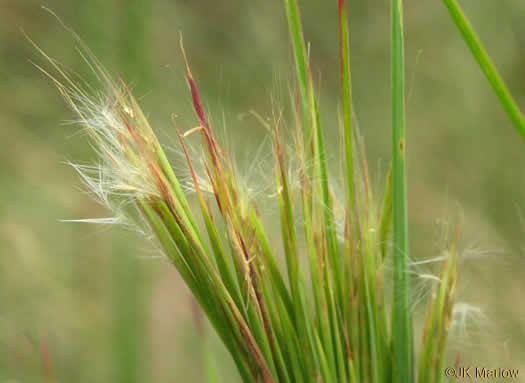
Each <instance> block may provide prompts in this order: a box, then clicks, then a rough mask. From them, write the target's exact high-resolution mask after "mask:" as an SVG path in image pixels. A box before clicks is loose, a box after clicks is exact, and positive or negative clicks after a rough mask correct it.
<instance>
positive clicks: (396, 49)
mask: <svg viewBox="0 0 525 383" xmlns="http://www.w3.org/2000/svg"><path fill="white" fill-rule="evenodd" d="M391 28H392V30H391V39H392V41H391V44H392V48H391V49H392V52H391V54H392V178H393V179H392V181H393V185H392V187H393V194H392V195H393V218H392V222H393V244H392V246H393V249H392V257H393V267H394V286H393V289H394V296H393V302H394V304H393V305H392V306H393V308H392V334H393V336H392V349H393V379H394V382H396V383H411V382H413V355H412V353H413V346H412V342H413V340H412V320H411V312H410V310H411V305H410V301H409V299H410V280H409V274H408V251H409V244H408V223H407V220H408V218H407V197H406V162H405V153H406V144H405V73H404V70H405V68H404V42H403V4H402V0H392V1H391Z"/></svg>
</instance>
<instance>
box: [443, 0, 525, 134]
mask: <svg viewBox="0 0 525 383" xmlns="http://www.w3.org/2000/svg"><path fill="white" fill-rule="evenodd" d="M443 3H444V4H445V6H446V7H447V9H448V12H449V14H450V17H451V18H452V20H453V21H454V23H455V24H456V26H457V27H458V29H459V32H460V33H461V35H462V36H463V39H464V40H465V42H466V43H467V45H468V47H469V48H470V52H471V53H472V55H473V56H474V58H475V59H476V61H477V62H478V64H479V66H480V68H481V70H482V71H483V73H484V74H485V77H486V78H487V80H488V81H489V83H490V85H491V86H492V89H493V90H494V93H496V95H497V96H498V98H499V101H500V102H501V105H502V106H503V108H504V109H505V112H507V114H508V116H509V118H510V120H511V121H512V124H513V125H514V128H516V131H517V132H518V134H519V135H520V136H521V138H522V140H523V142H524V143H525V119H524V117H523V114H522V113H521V112H520V110H519V108H518V106H517V105H516V102H515V101H514V99H513V98H512V96H511V94H510V92H509V91H508V89H507V87H506V86H505V83H504V82H503V80H502V79H501V77H500V75H499V74H498V71H497V70H496V68H495V67H494V65H493V64H492V61H491V60H490V58H489V56H488V54H487V52H485V49H483V46H482V45H481V42H480V41H479V39H478V38H477V36H476V34H475V33H474V30H473V29H472V26H471V25H470V23H469V21H468V20H467V18H466V17H465V15H464V14H463V11H462V10H461V8H460V7H459V5H458V4H457V2H456V1H455V0H443Z"/></svg>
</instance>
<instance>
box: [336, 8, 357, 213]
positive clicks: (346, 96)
mask: <svg viewBox="0 0 525 383" xmlns="http://www.w3.org/2000/svg"><path fill="white" fill-rule="evenodd" d="M339 33H340V37H339V38H340V42H339V44H340V48H339V49H340V56H341V84H342V89H341V90H342V96H343V124H344V132H345V157H346V182H347V185H348V186H347V187H348V206H354V176H353V171H354V166H353V163H352V162H353V150H352V89H351V85H350V56H349V32H348V23H347V21H346V0H339Z"/></svg>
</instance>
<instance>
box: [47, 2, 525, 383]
mask: <svg viewBox="0 0 525 383" xmlns="http://www.w3.org/2000/svg"><path fill="white" fill-rule="evenodd" d="M445 4H447V6H448V7H449V10H450V11H451V14H452V15H453V18H454V20H455V21H456V23H457V24H458V26H459V27H460V30H461V31H462V33H463V35H464V36H465V38H466V40H467V42H469V46H470V47H471V48H472V49H473V53H474V56H475V57H476V58H477V59H478V61H480V64H481V66H482V68H483V69H484V71H485V74H486V75H487V77H488V78H489V81H491V84H492V85H493V87H494V89H495V91H496V94H497V95H498V96H499V97H500V99H501V100H502V103H503V104H504V106H505V108H506V110H507V112H508V113H509V115H510V116H511V119H512V120H513V122H514V123H515V126H516V128H517V129H518V132H520V134H522V136H523V119H522V118H521V115H520V114H519V111H517V108H516V107H515V106H513V105H514V104H513V102H512V100H511V98H510V96H509V95H508V92H506V90H505V88H504V87H503V85H502V82H501V81H500V80H499V77H498V76H497V74H496V72H495V70H494V69H493V67H492V66H491V65H489V64H488V63H489V61H488V58H487V56H486V55H485V54H484V53H483V50H482V49H480V45H479V43H477V40H476V39H475V37H474V35H473V33H472V31H471V29H470V28H469V27H468V25H467V24H466V22H465V20H464V18H462V17H460V16H459V15H460V13H459V8H457V7H456V6H455V2H454V1H445ZM284 9H285V12H286V16H287V21H288V27H289V34H290V40H291V46H292V52H293V57H294V63H295V76H296V84H297V87H296V91H295V94H293V95H292V97H291V99H292V100H293V102H291V105H290V107H289V110H290V113H288V114H287V113H285V112H284V111H283V110H277V111H276V113H275V114H274V118H273V120H272V121H271V122H264V124H265V126H266V128H267V130H268V134H269V135H271V138H272V146H273V160H274V161H273V163H274V166H273V174H274V183H273V185H272V188H273V193H272V197H271V199H272V203H273V204H275V206H277V208H278V212H279V217H280V240H279V239H278V238H276V236H275V232H274V231H271V230H268V229H267V226H266V223H265V222H264V219H263V218H262V217H261V214H260V212H259V206H258V205H259V203H258V201H257V200H255V199H254V198H253V197H252V195H251V194H250V192H249V190H248V189H247V188H246V187H245V186H244V184H243V182H241V177H240V175H239V173H238V171H237V167H236V165H235V163H234V161H233V160H232V158H233V155H232V153H229V152H227V151H226V150H224V149H223V147H222V145H221V144H220V143H219V139H218V137H217V136H216V133H215V130H214V128H213V126H212V125H211V124H210V123H209V120H208V117H207V116H206V113H205V110H204V107H203V105H202V101H201V97H200V95H199V91H198V88H197V83H196V80H195V78H194V76H193V74H192V72H191V70H190V65H189V60H188V59H187V57H186V54H185V51H184V48H183V46H182V40H181V50H182V53H183V56H184V60H185V64H186V74H187V80H188V84H189V88H190V91H191V96H192V101H193V106H194V110H195V114H196V119H197V121H198V127H197V128H189V129H184V132H183V131H180V129H183V127H179V126H174V127H173V131H174V133H175V134H176V135H177V137H178V140H179V143H180V148H181V151H182V153H183V155H184V157H185V159H186V161H187V169H188V173H189V175H190V177H191V189H192V190H193V193H192V194H193V195H194V196H195V198H196V202H197V205H196V206H193V204H191V203H190V199H189V196H188V192H186V189H187V188H186V185H185V184H184V183H183V182H182V181H181V175H180V174H176V173H175V171H174V170H173V168H172V167H171V165H170V163H169V161H168V158H167V155H166V154H165V151H164V149H163V146H162V145H161V143H160V142H159V141H158V139H157V137H156V135H155V133H154V130H153V129H152V128H151V126H150V125H149V123H148V120H147V119H146V116H145V114H144V112H143V111H142V109H141V108H140V106H139V104H138V102H137V100H136V99H135V97H134V96H133V94H132V93H131V92H130V90H129V89H128V87H127V86H126V85H125V83H124V82H123V81H122V80H121V79H115V78H113V77H112V76H110V75H109V73H108V72H107V71H106V70H105V69H104V68H103V66H102V65H101V63H100V62H99V61H98V60H97V58H96V57H95V56H94V55H93V54H92V53H91V51H90V50H89V49H88V48H87V47H86V46H85V45H84V44H83V43H82V41H81V40H80V39H79V38H77V37H76V35H74V36H75V37H76V41H77V43H78V46H79V51H80V52H81V55H82V57H83V58H84V59H85V60H86V62H87V63H88V64H89V65H90V67H91V68H92V69H93V71H94V73H95V74H96V76H97V78H98V80H99V84H98V86H99V88H100V89H101V91H100V90H98V89H99V88H97V87H94V86H93V85H91V84H85V83H82V81H77V80H74V79H73V77H72V75H70V74H68V73H67V72H66V71H65V70H64V69H63V68H62V67H61V66H60V65H58V64H57V63H56V62H55V61H54V60H53V59H51V58H49V57H48V56H47V55H46V54H45V53H44V52H42V51H41V50H40V49H39V48H38V47H37V49H39V50H40V52H41V53H42V54H43V55H44V57H46V58H47V59H48V62H49V63H50V67H51V68H50V69H49V70H46V69H42V68H41V69H42V71H43V72H44V73H45V74H46V75H48V76H49V77H50V78H51V79H52V81H53V82H54V83H55V85H56V86H57V88H58V89H59V91H60V92H61V93H62V95H63V96H64V98H65V99H66V100H67V102H68V103H69V104H70V105H71V107H72V108H73V110H74V111H75V112H76V114H77V115H78V117H79V122H80V124H81V125H82V126H83V127H85V128H86V131H87V132H88V134H89V137H90V139H91V143H92V145H93V147H94V149H95V150H96V151H97V153H98V154H99V159H100V163H99V164H96V165H77V164H75V165H73V166H74V167H75V169H76V170H77V171H78V172H79V174H80V176H81V178H82V180H83V181H84V183H85V184H86V185H87V186H88V188H89V189H90V190H91V191H92V193H93V194H94V196H95V197H96V198H98V200H99V201H100V202H101V203H102V204H104V205H106V206H107V207H108V208H109V209H111V210H112V211H113V212H114V213H115V221H122V222H125V223H128V224H133V225H135V226H136V227H137V228H138V229H139V230H140V231H141V232H143V233H145V234H146V235H147V236H149V237H151V238H152V240H154V241H155V242H156V243H157V244H158V246H159V247H160V248H161V249H162V250H163V252H164V254H165V255H166V257H167V258H168V259H169V260H170V261H171V263H172V264H173V265H174V266H175V267H176V268H177V270H178V272H179V273H180V275H181V277H182V278H183V279H184V281H185V283H186V284H187V286H188V287H189V289H190V290H191V292H192V293H193V295H194V297H195V300H196V301H197V302H198V304H199V305H200V307H201V308H202V310H203V312H204V313H205V315H206V317H207V318H208V320H209V322H210V323H211V325H212V326H213V328H214V329H215V331H216V332H217V334H218V335H219V337H220V338H221V339H222V341H223V343H224V345H225V347H226V348H227V349H228V351H229V353H230V354H231V356H232V358H233V360H234V362H235V364H236V366H237V369H238V371H239V374H240V376H241V378H242V380H243V381H244V382H247V383H258V382H264V383H273V382H282V383H286V382H288V383H294V382H312V383H314V382H315V383H317V382H324V383H333V382H369V383H387V382H388V383H389V382H398V383H410V382H415V381H417V382H420V383H434V382H441V381H443V379H444V367H445V363H446V360H447V359H446V344H447V335H448V330H449V326H450V322H451V315H452V311H453V304H454V299H455V291H456V279H457V276H456V273H457V272H456V268H457V254H456V253H457V250H456V241H453V242H452V243H451V244H449V248H448V251H447V256H446V257H444V258H443V259H444V261H443V265H442V271H441V274H440V275H439V276H438V277H435V280H436V281H437V282H436V284H435V288H434V292H433V295H432V299H431V300H430V302H429V306H428V311H427V315H426V320H425V326H424V334H423V339H422V343H421V346H420V347H418V350H420V352H419V357H418V358H417V363H416V358H415V356H414V335H413V328H412V327H413V326H412V307H413V302H411V289H410V274H411V271H410V262H409V241H408V225H407V221H408V218H407V217H408V214H407V196H406V188H407V186H406V185H407V182H406V150H407V145H406V140H405V78H404V77H405V75H404V52H403V51H404V47H403V7H402V1H401V0H392V1H391V44H392V45H391V58H392V61H391V64H392V77H391V80H392V83H391V87H392V161H391V167H390V169H389V171H388V173H387V174H386V175H385V188H384V191H383V192H379V193H378V192H376V191H375V190H372V185H371V183H370V181H369V180H370V175H369V172H368V165H367V160H366V154H365V152H364V147H363V143H362V139H361V137H360V136H359V133H358V132H357V131H356V130H355V129H354V128H353V124H352V93H351V76H350V36H349V28H348V23H347V19H348V10H347V5H346V2H345V0H338V10H339V15H338V16H339V17H338V20H339V32H340V35H339V40H340V41H339V43H340V63H341V66H340V69H341V93H342V116H343V118H342V121H343V132H344V153H343V155H344V157H345V172H344V174H345V178H346V179H345V180H344V185H345V186H346V190H345V196H344V198H336V195H335V192H334V189H333V187H332V183H331V180H332V178H331V176H330V173H329V169H328V165H327V161H326V152H325V146H324V129H326V128H325V127H322V126H321V119H320V115H319V108H318V97H317V95H316V89H315V86H314V80H313V77H312V68H311V66H310V60H309V57H310V52H309V50H308V49H307V44H306V41H305V39H304V36H303V32H302V27H301V21H300V14H299V7H298V4H297V1H296V0H284ZM288 115H291V116H292V117H291V118H288ZM286 125H290V126H292V128H293V127H295V131H294V134H293V138H292V140H291V142H292V143H291V144H289V143H288V142H289V141H290V139H289V135H287V134H286V132H289V131H290V129H285V127H286ZM330 129H333V128H332V127H330ZM195 136H200V139H201V144H200V145H199V148H200V149H201V154H202V155H201V156H200V157H199V158H194V157H193V156H192V155H191V154H190V150H189V146H190V145H194V142H193V141H191V142H190V140H194V138H195ZM292 164H295V165H292ZM293 175H296V177H297V178H298V179H299V182H298V183H296V182H294V181H293V180H292V176H293ZM341 201H342V202H341ZM390 237H392V241H391V243H392V246H389V241H390ZM279 241H280V242H281V245H282V246H281V247H282V251H280V250H279V249H280V248H281V247H279V246H277V245H276V243H277V242H279ZM281 259H284V262H283V263H284V267H280V263H281V262H280V260H281ZM390 259H391V263H392V270H393V282H392V284H391V285H390V284H389V283H387V281H388V271H387V270H388V269H389V262H390ZM390 297H391V300H390Z"/></svg>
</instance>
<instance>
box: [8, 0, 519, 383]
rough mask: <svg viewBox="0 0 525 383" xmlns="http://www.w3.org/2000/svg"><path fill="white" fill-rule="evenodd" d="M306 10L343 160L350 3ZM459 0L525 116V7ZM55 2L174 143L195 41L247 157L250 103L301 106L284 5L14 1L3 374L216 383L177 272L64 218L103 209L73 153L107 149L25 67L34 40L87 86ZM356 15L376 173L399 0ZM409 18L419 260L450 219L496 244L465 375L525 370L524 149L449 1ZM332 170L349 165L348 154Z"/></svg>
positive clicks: (359, 74)
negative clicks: (345, 15) (392, 19)
mask: <svg viewBox="0 0 525 383" xmlns="http://www.w3.org/2000/svg"><path fill="white" fill-rule="evenodd" d="M301 3H302V8H303V19H304V28H305V34H306V37H307V39H309V40H310V42H311V54H312V61H313V65H314V70H315V73H317V74H318V75H317V78H318V79H319V88H320V91H319V94H320V95H321V100H320V101H321V108H322V111H321V115H322V116H323V117H324V118H325V122H324V126H325V128H326V137H327V147H332V148H333V149H334V150H329V153H332V152H333V153H335V152H337V151H338V146H339V145H340V144H341V140H340V139H339V134H340V128H339V122H340V112H339V107H340V101H339V99H338V97H339V92H340V91H339V88H338V81H339V79H338V76H339V71H338V69H339V66H338V65H339V62H338V44H337V16H336V15H337V8H336V7H337V4H336V3H337V2H336V1H332V2H320V1H302V2H301ZM461 4H462V6H463V8H464V10H465V12H466V14H467V15H468V16H469V18H470V19H471V21H472V23H473V25H474V26H475V29H476V31H477V32H478V33H479V36H480V38H481V40H482V41H483V43H484V44H485V47H486V48H487V50H488V52H489V54H490V55H491V57H492V58H493V59H494V62H495V64H496V66H497V68H498V69H499V71H500V73H501V74H502V76H503V78H504V79H505V81H506V83H507V84H508V86H509V88H510V90H511V92H512V94H513V95H514V97H515V99H516V101H517V102H518V104H519V105H520V106H522V107H525V81H524V79H525V27H524V26H523V20H524V19H525V3H524V2H523V1H522V0H508V1H505V2H499V1H492V2H487V1H485V2H479V1H476V0H464V1H462V2H461ZM41 5H45V6H47V7H49V8H50V9H52V10H53V11H55V12H56V13H57V14H58V15H59V16H60V17H61V18H62V20H63V21H64V22H65V23H66V24H68V25H70V26H72V27H73V28H74V29H75V30H76V31H77V32H78V33H79V35H80V36H81V37H82V38H83V39H84V40H85V42H86V43H87V45H88V46H90V47H91V48H92V49H93V51H94V52H95V54H96V55H97V56H98V57H99V58H100V59H101V61H102V62H103V63H104V64H105V65H106V67H107V68H108V69H109V70H110V71H111V72H114V73H118V74H120V75H121V76H122V77H123V79H124V80H125V81H126V82H128V83H131V84H132V85H133V89H134V92H135V94H136V96H137V97H138V98H139V99H140V101H141V102H142V105H143V109H144V110H145V111H148V112H149V115H150V122H151V123H152V125H153V126H154V128H155V129H157V131H158V132H160V133H159V137H160V139H161V140H165V142H166V143H167V144H168V145H172V144H173V146H175V145H174V143H175V140H174V137H173V129H172V127H171V117H172V114H175V115H176V116H177V117H176V119H175V120H176V123H177V125H178V126H179V128H181V129H188V128H192V127H194V126H195V124H196V122H195V120H194V118H193V112H192V109H191V99H190V95H189V91H188V88H187V85H186V83H185V81H184V70H183V66H182V60H181V54H180V51H179V49H178V39H179V33H180V32H182V33H183V36H184V41H185V46H186V49H187V51H188V54H189V57H190V61H191V65H192V72H193V73H194V75H195V77H196V80H197V82H198V84H199V87H200V91H201V96H202V97H203V99H204V100H205V104H206V108H207V109H208V110H209V111H210V115H211V116H213V117H214V118H213V120H214V123H215V126H216V127H217V129H221V130H224V131H225V132H226V134H227V136H228V141H229V142H231V146H232V148H234V151H235V152H236V153H238V154H239V160H240V161H241V162H244V163H248V164H249V162H250V160H251V159H253V154H254V153H255V151H256V150H257V149H258V148H259V147H260V145H261V144H262V143H263V141H264V137H265V132H264V129H263V128H262V127H261V126H260V125H259V124H258V123H257V122H256V121H254V120H252V119H250V118H240V116H242V115H243V114H245V113H246V112H248V111H249V110H251V109H254V110H256V111H257V112H258V113H259V114H261V115H263V116H266V115H269V114H270V113H271V112H272V97H273V100H277V101H278V100H279V98H281V99H282V98H283V97H288V95H289V93H288V89H289V87H290V86H293V81H292V78H291V77H290V75H289V73H290V63H291V59H290V52H289V46H288V35H287V33H288V32H287V28H286V23H285V20H284V13H283V10H282V4H281V2H280V1H279V0H275V1H260V2H246V1H241V0H228V1H221V2H211V1H198V2H197V1H190V0H177V1H169V2H168V1H160V0H155V1H145V0H131V1H125V0H111V1H110V0H105V1H102V0H84V1H81V2H72V1H65V0H46V1H36V0H3V1H2V2H1V3H0V18H1V21H2V22H1V23H0V36H1V38H0V83H1V87H0V164H1V165H0V183H1V185H2V188H0V201H1V202H0V382H52V381H53V379H54V378H53V375H54V374H56V377H57V379H58V381H60V382H67V381H74V382H79V383H80V382H93V381H96V382H106V381H108V382H109V381H112V382H139V381H141V382H142V381H144V382H145V381H151V382H165V381H204V380H203V379H204V371H203V368H202V364H203V363H204V362H203V359H202V358H203V352H202V349H203V345H204V344H207V341H205V340H203V339H202V336H203V335H202V332H201V331H200V329H198V328H196V326H195V318H194V314H192V309H191V305H192V302H191V299H190V297H189V294H188V291H187V289H186V288H185V287H184V286H183V284H182V283H181V281H180V279H179V277H178V276H177V275H176V273H175V271H174V270H172V267H171V266H170V265H168V263H167V262H164V261H163V260H162V259H160V258H159V257H157V256H158V254H156V253H155V252H154V250H153V249H152V248H151V246H150V245H149V244H147V243H146V242H145V241H143V240H141V239H140V238H138V236H137V235H136V234H135V233H131V232H126V230H125V229H122V228H114V227H100V226H92V225H88V224H75V223H62V222H60V220H61V219H76V218H90V217H104V216H107V214H108V212H106V211H104V210H103V209H102V208H100V207H98V206H97V205H96V204H95V203H94V202H92V201H91V200H90V198H89V196H87V195H86V194H85V193H82V192H80V191H79V190H83V189H82V186H81V183H80V181H79V179H78V177H77V176H76V174H75V173H74V171H73V170H72V169H71V168H70V167H69V166H67V165H66V164H65V161H67V160H74V161H81V162H84V161H85V162H89V161H92V160H93V159H94V153H93V151H92V150H91V148H90V147H89V145H88V144H87V142H86V140H85V139H84V138H83V137H82V135H81V134H79V129H78V128H77V127H76V126H75V125H72V124H69V123H62V122H64V121H68V120H70V119H71V118H73V114H72V113H71V112H70V111H69V110H68V109H67V107H66V106H65V103H64V102H63V101H62V99H61V97H60V95H59V94H58V92H57V91H56V90H55V88H54V87H53V86H52V84H51V82H50V81H49V80H48V79H47V78H45V77H44V76H43V75H42V74H41V73H40V72H39V71H38V70H37V69H36V68H35V67H34V66H33V65H32V63H31V62H30V61H35V62H42V60H41V57H39V56H38V54H37V52H36V51H35V50H34V49H33V48H32V47H31V46H30V44H29V43H28V42H27V40H26V39H25V38H24V36H23V34H22V33H21V29H23V30H25V32H26V33H27V34H28V35H29V36H30V37H31V38H32V39H33V40H35V42H36V43H38V44H39V45H40V46H41V47H42V48H43V49H44V50H45V51H46V52H47V53H49V54H50V55H51V56H52V57H54V58H56V59H57V60H58V61H60V62H61V63H62V64H63V65H64V66H66V67H68V68H70V69H72V70H74V71H75V72H78V73H79V74H80V75H81V76H82V77H85V78H87V79H89V76H90V75H91V74H90V73H89V70H88V68H86V66H85V65H83V63H82V60H81V59H80V58H79V56H78V55H77V54H76V52H75V50H74V44H73V41H72V39H71V36H70V35H69V34H68V32H67V31H66V30H64V29H63V28H62V27H61V26H60V24H59V23H58V22H57V21H56V20H55V19H54V18H53V17H52V16H50V15H49V14H48V13H47V12H45V11H43V10H42V9H41ZM349 7H350V26H351V65H352V76H353V78H352V81H353V95H354V104H355V110H356V113H357V116H356V117H357V120H358V122H359V126H360V129H361V132H362V134H363V135H364V137H365V140H366V144H367V150H368V155H369V163H370V167H371V169H372V172H374V171H375V170H377V169H378V168H379V167H381V168H383V169H384V168H385V167H386V166H387V161H388V160H387V159H388V158H389V156H390V154H389V151H390V134H389V131H390V125H389V119H390V115H389V114H390V107H389V104H390V100H389V97H390V88H389V75H390V71H389V49H390V48H389V41H390V40H389V36H388V33H389V24H388V22H389V9H388V2H387V1H384V0H370V1H366V2H357V1H352V2H350V3H349ZM405 12H406V14H405V28H406V32H405V33H406V39H407V42H406V50H407V51H406V64H407V81H408V101H407V140H408V148H409V153H408V177H409V184H408V191H409V218H410V225H411V227H410V229H411V230H412V232H411V242H412V243H411V245H412V248H413V251H412V254H414V255H415V256H416V257H418V258H426V257H431V256H435V255H438V254H439V250H440V249H441V246H442V245H443V243H442V242H441V241H440V239H439V236H438V235H437V234H436V233H438V232H439V225H440V224H439V221H447V222H449V225H450V226H451V229H452V230H455V228H456V227H458V226H460V227H461V238H462V243H463V245H464V247H469V248H475V249H482V250H488V251H487V253H488V254H489V255H490V256H478V257H473V258H467V259H466V260H465V263H464V264H463V266H462V267H461V269H460V277H459V281H460V282H459V283H460V286H459V287H460V291H459V299H460V300H465V301H468V302H471V303H473V304H476V305H479V306H481V307H482V308H483V309H484V310H485V311H486V316H487V318H488V321H483V322H480V323H478V324H477V325H473V326H472V328H471V330H472V331H469V332H468V334H467V335H466V336H464V337H462V338H458V339H452V340H451V343H452V344H456V346H454V348H455V349H456V350H457V351H459V350H461V355H462V360H464V361H465V362H464V363H465V364H466V365H468V361H472V363H473V362H475V364H474V365H482V366H487V367H489V366H499V364H498V362H506V363H507V364H506V365H505V366H509V367H510V366H511V365H512V367H518V368H519V367H521V368H522V369H525V364H523V361H524V360H525V358H524V356H525V348H524V346H523V345H524V344H525V322H524V320H523V318H524V317H525V308H524V306H523V305H518V303H517V302H522V301H523V299H524V295H525V293H524V291H525V289H524V287H525V285H524V282H523V279H522V276H523V272H524V271H525V262H524V259H525V258H524V257H523V256H524V255H525V254H524V251H523V246H524V245H525V241H524V238H523V237H524V232H523V228H522V226H520V219H519V212H520V210H521V212H522V213H524V214H525V172H524V170H523V169H524V168H523V164H525V150H524V148H523V145H522V142H521V140H520V139H519V137H518V135H517V134H516V132H515V131H514V130H513V129H512V127H511V125H510V122H509V121H508V119H507V116H506V115H505V113H504V111H503V109H502V108H501V106H500V105H499V104H498V102H497V100H496V97H495V96H494V95H493V93H492V92H491V89H490V87H489V85H488V84H487V82H486V80H485V79H484V77H483V75H482V74H481V72H480V70H479V68H478V67H477V64H476V63H475V61H474V60H473V58H472V57H471V56H470V53H469V51H468V49H467V48H466V46H465V44H464V42H463V41H462V39H461V37H460V36H459V34H458V33H457V31H456V29H455V27H454V25H453V24H452V22H451V21H450V19H449V18H448V15H447V12H446V10H445V8H444V7H443V5H442V4H441V2H440V1H438V0H422V1H415V0H407V1H406V4H405ZM327 127H330V128H327ZM235 148H237V150H235ZM336 149H337V150H336ZM329 160H331V161H332V165H333V171H335V172H337V171H339V169H338V161H339V160H340V159H339V158H337V157H336V156H335V155H333V156H332V157H331V158H329ZM376 184H379V181H377V182H376ZM496 250H498V251H496ZM471 253H480V252H479V251H471ZM212 343H213V347H216V350H217V353H216V355H217V358H218V361H217V363H218V366H220V367H221V368H220V379H219V381H232V379H233V378H232V376H234V375H233V373H231V374H228V371H227V370H228V369H227V368H226V369H223V368H222V367H223V366H225V365H227V364H228V363H231V362H230V361H229V360H228V358H227V357H226V356H224V352H223V351H222V348H221V346H220V345H219V343H218V341H217V340H216V339H213V342H212ZM478 349H481V350H485V349H486V350H488V352H485V351H483V352H480V351H479V350H478ZM454 352H455V351H454ZM46 355H49V356H50V359H51V361H52V362H51V363H52V365H51V364H49V363H45V360H46ZM520 361H521V362H520ZM520 363H521V364H520ZM522 372H523V371H522Z"/></svg>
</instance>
